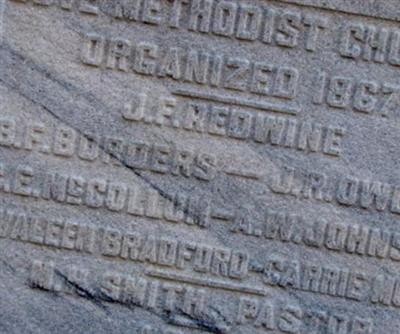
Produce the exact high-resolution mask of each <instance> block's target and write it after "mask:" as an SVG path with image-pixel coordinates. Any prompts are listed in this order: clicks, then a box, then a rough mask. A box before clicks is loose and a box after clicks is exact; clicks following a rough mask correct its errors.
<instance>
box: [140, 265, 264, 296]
mask: <svg viewBox="0 0 400 334" xmlns="http://www.w3.org/2000/svg"><path fill="white" fill-rule="evenodd" d="M145 274H146V275H147V276H150V277H155V278H162V279H166V280H169V281H177V282H181V283H188V284H192V285H197V286H203V287H207V288H211V289H223V290H228V291H234V292H241V293H245V294H250V295H257V296H266V295H267V292H266V291H265V290H261V289H257V288H252V287H249V286H243V285H238V284H231V283H225V282H218V281H209V280H203V279H199V278H193V277H188V276H185V275H180V274H179V275H178V274H174V273H170V272H165V271H159V270H147V271H145Z"/></svg>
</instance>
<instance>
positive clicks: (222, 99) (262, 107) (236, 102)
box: [172, 89, 299, 115]
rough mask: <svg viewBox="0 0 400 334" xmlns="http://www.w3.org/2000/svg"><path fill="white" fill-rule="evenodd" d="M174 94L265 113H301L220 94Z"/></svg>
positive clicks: (289, 108)
mask: <svg viewBox="0 0 400 334" xmlns="http://www.w3.org/2000/svg"><path fill="white" fill-rule="evenodd" d="M172 94H174V95H178V96H182V97H191V98H196V99H201V100H210V101H214V102H220V103H226V104H233V105H236V106H242V107H249V108H254V109H260V110H263V111H272V112H277V113H282V114H289V115H297V114H298V113H299V109H298V108H296V107H289V106H281V105H279V104H274V103H266V102H257V101H253V100H247V99H240V98H237V97H234V96H223V95H219V94H211V93H204V92H198V91H193V90H190V89H177V90H175V91H173V92H172Z"/></svg>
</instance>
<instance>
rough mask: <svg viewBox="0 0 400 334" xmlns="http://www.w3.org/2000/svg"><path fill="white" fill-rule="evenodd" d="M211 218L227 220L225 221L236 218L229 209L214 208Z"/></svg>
mask: <svg viewBox="0 0 400 334" xmlns="http://www.w3.org/2000/svg"><path fill="white" fill-rule="evenodd" d="M211 218H213V219H219V220H225V221H231V220H233V219H234V215H233V214H232V213H230V212H229V211H228V210H225V209H220V208H214V209H213V210H212V212H211Z"/></svg>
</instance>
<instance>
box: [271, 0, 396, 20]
mask: <svg viewBox="0 0 400 334" xmlns="http://www.w3.org/2000/svg"><path fill="white" fill-rule="evenodd" d="M275 1H276V2H281V3H285V4H290V5H293V6H298V7H306V8H307V7H308V8H313V9H321V10H324V11H327V12H336V13H341V14H348V15H354V16H360V17H369V18H374V19H380V20H384V21H389V22H396V23H398V22H400V18H396V17H389V16H387V14H384V13H381V14H379V13H378V14H369V13H365V12H364V13H360V12H356V11H350V10H348V9H345V8H334V7H327V6H323V5H319V4H310V3H304V2H300V1H299V0H294V1H293V0H275Z"/></svg>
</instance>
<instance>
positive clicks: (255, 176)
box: [224, 169, 262, 180]
mask: <svg viewBox="0 0 400 334" xmlns="http://www.w3.org/2000/svg"><path fill="white" fill-rule="evenodd" d="M224 172H225V174H227V175H232V176H237V177H243V178H247V179H254V180H260V179H261V178H262V176H261V175H259V174H257V173H255V172H254V173H253V172H248V173H245V172H242V171H240V170H234V169H226V170H225V171H224Z"/></svg>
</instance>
